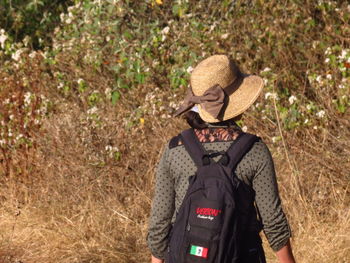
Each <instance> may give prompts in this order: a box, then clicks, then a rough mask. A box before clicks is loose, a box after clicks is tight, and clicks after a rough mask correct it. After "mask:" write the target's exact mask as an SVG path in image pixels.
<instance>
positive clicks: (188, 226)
mask: <svg viewBox="0 0 350 263" xmlns="http://www.w3.org/2000/svg"><path fill="white" fill-rule="evenodd" d="M186 229H187V231H190V230H191V225H190V224H189V223H188V224H187V227H186Z"/></svg>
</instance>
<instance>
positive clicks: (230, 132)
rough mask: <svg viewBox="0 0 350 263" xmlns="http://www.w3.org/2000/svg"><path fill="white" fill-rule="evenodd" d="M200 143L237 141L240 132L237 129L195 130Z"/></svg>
mask: <svg viewBox="0 0 350 263" xmlns="http://www.w3.org/2000/svg"><path fill="white" fill-rule="evenodd" d="M194 132H195V133H196V135H197V137H198V139H199V141H200V142H203V143H204V142H226V141H234V140H236V139H237V137H238V135H239V134H240V131H239V130H238V129H237V128H233V127H230V128H206V129H201V130H197V129H195V130H194Z"/></svg>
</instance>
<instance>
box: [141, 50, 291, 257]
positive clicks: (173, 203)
mask: <svg viewBox="0 0 350 263" xmlns="http://www.w3.org/2000/svg"><path fill="white" fill-rule="evenodd" d="M190 86H191V88H190V90H189V92H188V94H187V96H186V97H185V100H184V103H183V104H182V106H180V108H179V110H178V111H177V112H176V116H178V115H180V114H184V115H185V118H186V120H187V122H188V124H189V125H190V126H191V130H192V132H193V134H194V135H195V137H196V139H197V140H198V141H199V142H200V145H202V147H203V148H204V150H205V151H206V152H208V153H210V156H212V159H213V161H215V162H218V160H219V158H220V156H219V155H220V154H222V153H225V152H226V151H227V150H228V149H229V148H230V146H231V145H232V147H234V146H235V144H234V143H235V142H236V140H237V141H238V139H237V138H240V136H241V135H242V134H244V133H243V131H242V130H241V128H240V127H239V126H238V125H237V124H236V122H237V121H238V120H240V118H241V117H242V114H243V113H244V112H245V111H246V110H247V109H248V108H249V107H250V106H251V105H252V104H253V103H254V102H255V101H256V99H257V98H258V97H259V94H260V93H261V91H262V89H263V80H262V79H261V78H260V77H258V76H255V75H247V74H244V73H242V72H241V71H240V70H239V68H238V66H237V65H236V64H235V63H234V61H233V60H232V59H230V58H229V57H228V56H226V55H214V56H210V57H208V58H206V59H204V60H203V61H201V62H200V63H199V64H198V65H197V66H196V67H195V68H194V70H193V72H192V73H191V77H190ZM218 153H219V154H218ZM196 171H197V167H196V164H195V163H194V161H193V160H192V158H191V156H190V154H189V153H188V151H187V150H186V147H184V142H183V137H182V135H181V134H179V135H178V136H175V137H173V138H172V139H171V140H170V141H169V142H168V143H167V144H166V145H165V147H164V151H163V153H162V156H161V158H160V161H159V163H158V168H157V171H156V183H155V190H154V197H153V202H152V209H151V216H150V221H149V230H148V235H147V242H148V246H149V248H150V251H151V254H152V258H151V262H152V263H164V262H165V263H168V262H169V263H173V261H174V260H171V258H170V257H169V253H171V249H172V247H171V246H169V242H170V239H171V236H172V235H174V233H172V232H173V231H172V228H173V226H174V224H176V220H177V216H179V215H181V214H182V213H181V209H180V208H181V204H182V203H183V201H184V198H185V196H186V192H187V190H188V188H189V185H190V178H194V177H193V175H195V174H196ZM233 171H234V173H233V174H232V177H234V176H235V177H236V178H237V179H238V181H239V182H241V184H243V185H244V187H245V188H247V189H250V190H249V191H247V193H249V196H248V195H247V196H243V195H242V196H241V195H239V196H238V197H237V201H236V202H237V203H238V204H239V203H243V202H246V203H248V205H247V207H246V208H245V210H246V211H243V213H242V214H246V215H247V216H246V217H245V219H244V230H242V231H244V233H243V234H241V235H240V237H239V238H237V240H238V241H237V242H238V243H239V251H238V252H237V254H235V255H236V256H235V257H233V256H232V258H230V257H231V256H227V255H231V254H232V253H231V254H230V251H227V253H228V254H227V255H226V257H225V255H220V258H225V260H220V261H219V255H216V254H218V253H219V252H218V251H219V247H218V246H219V245H215V246H216V249H215V250H214V249H211V248H210V246H211V245H210V244H211V243H210V242H211V241H210V242H208V243H205V242H206V241H205V242H204V241H203V242H204V243H200V242H199V245H198V244H190V243H189V244H185V245H184V244H178V245H176V246H179V248H177V249H180V250H181V247H183V250H184V251H181V253H180V254H181V255H180V254H179V255H175V256H173V257H175V258H178V260H177V261H178V262H176V263H181V262H209V259H210V260H212V261H210V262H217V263H225V262H231V263H233V262H235V263H265V262H266V259H265V255H264V251H263V248H262V244H261V238H260V236H259V233H260V232H261V231H263V232H264V234H265V236H266V238H267V240H268V242H269V245H270V247H271V248H272V249H273V250H274V251H275V253H276V256H277V258H278V260H279V262H280V263H295V260H294V257H293V253H292V249H291V244H290V238H291V230H290V227H289V224H288V221H287V219H286V216H285V214H284V212H283V210H282V206H281V200H280V196H279V193H278V187H277V181H276V174H275V168H274V163H273V159H272V156H271V153H270V151H269V149H268V147H267V146H266V144H265V143H264V142H263V141H262V140H261V139H260V138H259V139H258V140H257V141H256V142H254V143H253V144H252V147H251V148H250V149H249V150H248V151H247V152H246V153H245V154H244V156H243V157H242V158H241V159H240V161H239V162H238V164H237V165H236V166H235V167H234V170H233ZM198 209H199V210H198ZM221 212H222V211H221V210H218V209H212V208H197V214H199V215H198V217H200V218H205V219H207V222H208V224H210V220H213V218H214V217H215V216H217V215H218V213H221ZM222 213H225V210H223V212H222ZM237 216H238V217H239V216H240V215H237ZM242 218H243V217H242ZM208 219H209V220H208ZM204 226H205V225H204ZM204 228H205V227H204ZM204 228H203V231H205V229H204ZM242 229H243V227H242ZM176 234H177V233H176ZM199 234H201V233H199ZM202 234H203V233H202ZM182 243H184V241H182ZM203 244H208V245H203ZM221 251H224V250H221ZM223 253H225V251H224V252H223ZM237 255H238V256H237Z"/></svg>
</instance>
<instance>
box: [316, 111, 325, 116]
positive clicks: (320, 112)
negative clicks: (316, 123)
mask: <svg viewBox="0 0 350 263" xmlns="http://www.w3.org/2000/svg"><path fill="white" fill-rule="evenodd" d="M325 115H326V112H325V111H324V110H320V111H319V112H317V113H316V116H317V117H319V118H323V117H324V116H325Z"/></svg>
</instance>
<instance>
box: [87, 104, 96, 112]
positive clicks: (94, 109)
mask: <svg viewBox="0 0 350 263" xmlns="http://www.w3.org/2000/svg"><path fill="white" fill-rule="evenodd" d="M97 111H98V108H97V107H96V106H94V107H92V108H91V109H88V111H87V113H88V114H94V113H96V112H97Z"/></svg>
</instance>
